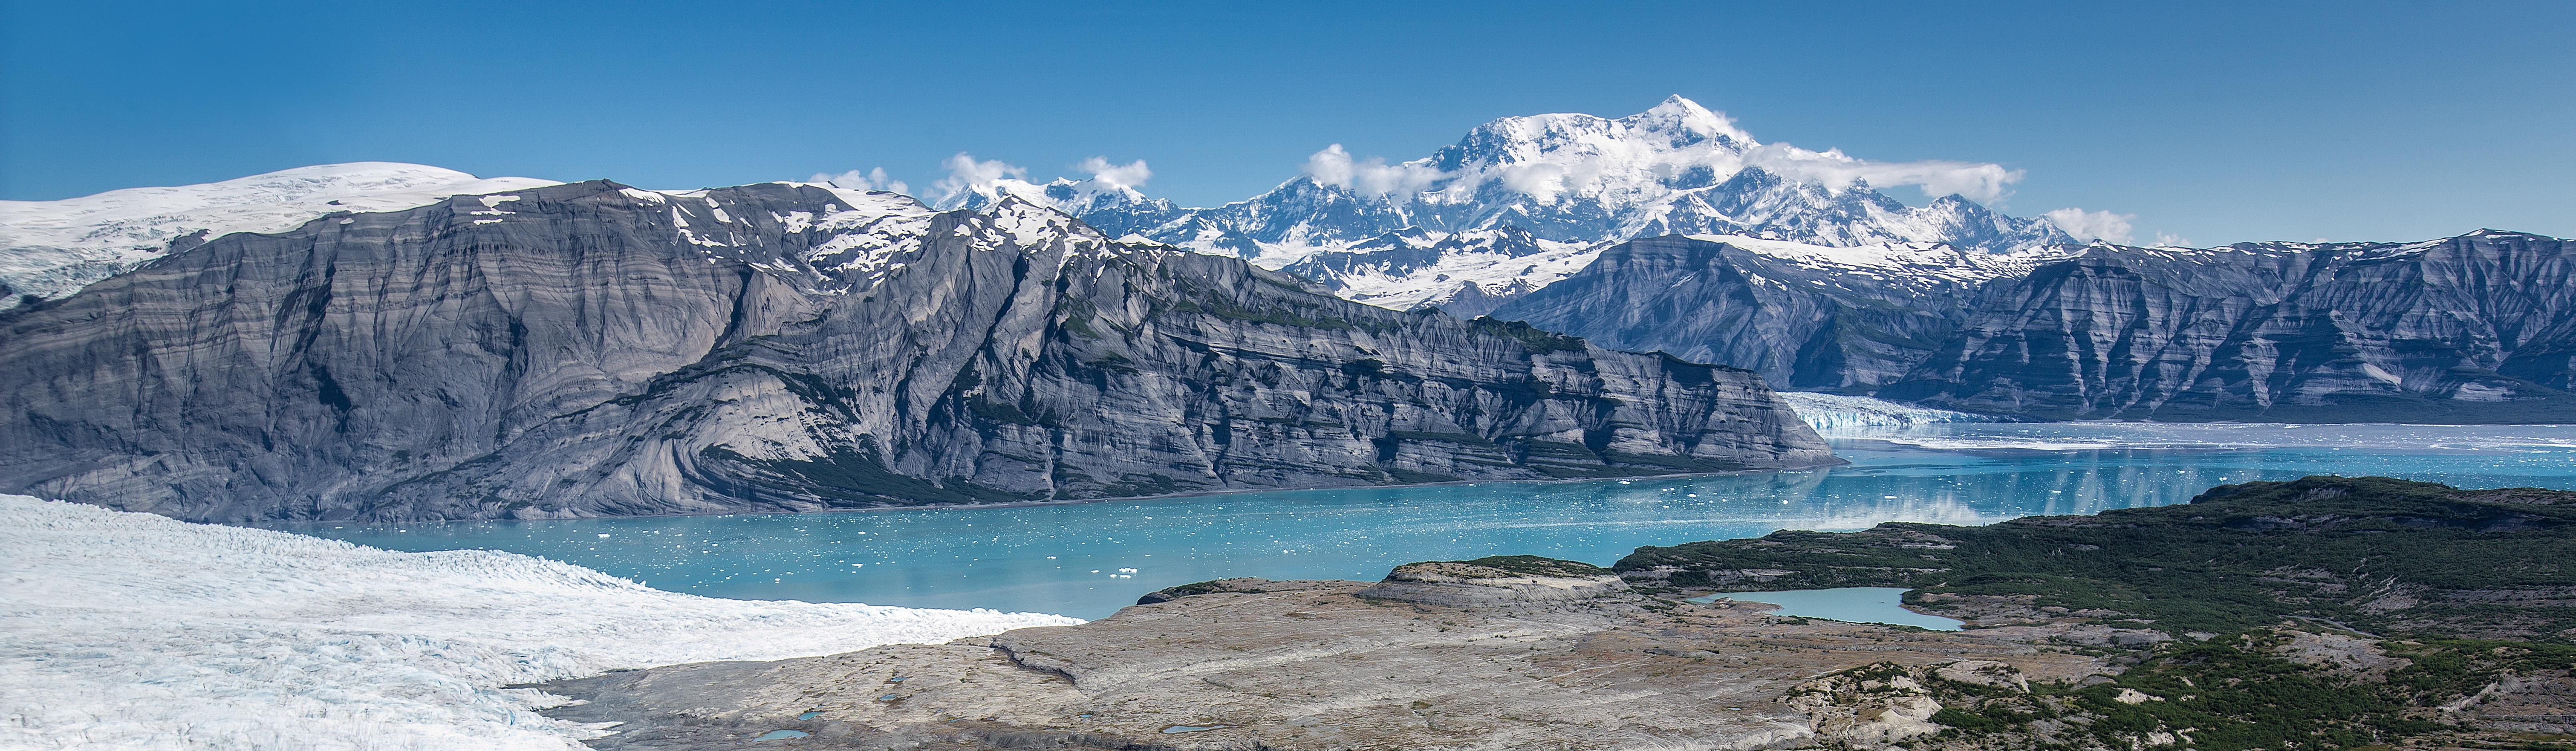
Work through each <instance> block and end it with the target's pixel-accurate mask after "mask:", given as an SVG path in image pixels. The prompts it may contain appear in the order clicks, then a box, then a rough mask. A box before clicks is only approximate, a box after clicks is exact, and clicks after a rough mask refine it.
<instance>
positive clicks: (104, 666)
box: [0, 496, 1080, 749]
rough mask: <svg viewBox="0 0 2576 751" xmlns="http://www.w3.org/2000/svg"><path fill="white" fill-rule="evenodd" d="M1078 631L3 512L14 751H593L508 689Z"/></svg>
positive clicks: (506, 560) (57, 509)
mask: <svg viewBox="0 0 2576 751" xmlns="http://www.w3.org/2000/svg"><path fill="white" fill-rule="evenodd" d="M1079 622H1080V621H1079V620H1076V619H1072V618H1065V617H1061V616H1052V615H1039V614H1031V613H1001V612H994V611H988V610H973V611H960V610H926V609H914V608H894V607H876V606H868V605H856V604H812V603H803V602H793V601H744V600H722V599H715V598H709V597H698V596H694V595H683V594H677V593H672V592H663V591H660V590H655V589H651V588H648V587H645V586H643V585H641V584H638V583H635V582H631V581H627V580H624V579H619V578H616V577H612V576H609V575H606V574H602V573H599V572H597V571H592V570H590V569H586V568H581V567H578V566H573V565H570V564H565V563H558V562H554V561H547V560H542V559H537V558H530V557H527V556H522V555H517V554H511V553H500V552H494V551H480V550H476V551H450V552H438V553H397V552H390V551H384V550H377V549H374V548H366V547H359V546H355V545H350V544H348V543H343V542H337V541H331V540H322V539H318V538H313V537H306V536H303V535H295V534H288V533H284V532H275V531H268V530H257V529H242V528H236V527H223V526H215V525H204V524H190V523H185V522H179V521H174V520H170V519H165V518H162V517H158V516H152V515H149V514H136V513H124V512H117V511H110V510H107V509H102V508H97V507H91V506H82V505H77V504H69V503H60V502H54V501H43V500H38V499H35V498H29V497H26V496H0V715H4V716H7V717H8V718H9V721H7V722H0V747H5V748H36V749H49V748H96V747H115V748H368V749H402V748H422V749H428V748H437V749H452V748H476V749H523V748H524V749H577V748H581V746H580V744H579V743H578V739H581V738H585V737H595V736H597V735H599V734H601V731H599V730H597V729H593V728H583V727H579V726H574V725H570V724H566V723H561V722H556V721H553V720H550V719H547V718H545V717H542V716H539V715H537V714H535V713H534V712H533V711H532V710H533V709H534V708H536V707H537V706H539V705H540V703H541V702H542V701H544V698H545V697H543V695H541V694H537V693H536V692H533V691H526V690H504V689H502V688H501V686H504V685H508V684H513V683H526V682H537V681H546V680H553V679H558V678H566V677H573V676H580V675H589V674H594V673H598V672H602V671H606V670H610V669H617V668H636V667H647V666H652V665H664V664H672V663H681V662H697V661H704V660H771V659H781V658H786V657H794V656H803V655H818V654H831V653H836V652H844V651H849V650H854V649H861V648H865V647H869V646H875V645H879V644H889V643H902V642H940V641H946V640H949V639H955V638H959V637H964V636H971V635H976V634H989V633H997V632H1001V631H1005V630H1009V629H1013V628H1019V627H1024V626H1049V625H1069V624H1073V623H1079Z"/></svg>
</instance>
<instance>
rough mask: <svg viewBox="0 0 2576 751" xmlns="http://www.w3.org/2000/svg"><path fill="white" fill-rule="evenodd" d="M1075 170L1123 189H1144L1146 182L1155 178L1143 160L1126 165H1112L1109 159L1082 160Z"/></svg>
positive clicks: (1093, 158) (1097, 157) (1096, 157)
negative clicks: (1087, 173)
mask: <svg viewBox="0 0 2576 751" xmlns="http://www.w3.org/2000/svg"><path fill="white" fill-rule="evenodd" d="M1073 168H1074V169H1078V170H1082V171H1084V172H1089V173H1091V179H1093V180H1098V181H1100V182H1101V183H1104V184H1108V185H1115V186H1118V187H1121V188H1137V187H1143V186H1144V185H1145V181H1146V180H1151V179H1153V178H1154V171H1153V170H1150V169H1146V168H1145V160H1143V159H1138V160H1136V161H1133V162H1128V163H1126V164H1111V163H1109V158H1108V157H1099V156H1095V157H1092V158H1089V159H1085V160H1082V163H1081V164H1077V165H1074V166H1073Z"/></svg>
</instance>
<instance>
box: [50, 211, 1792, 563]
mask: <svg viewBox="0 0 2576 751" xmlns="http://www.w3.org/2000/svg"><path fill="white" fill-rule="evenodd" d="M0 348H5V350H6V351H8V352H10V353H11V357H9V358H8V359H7V360H6V361H5V362H0V414H6V415H7V417H6V419H0V490H5V491H7V492H25V493H31V494H36V495H44V496H51V497H57V498H65V499H69V500H79V501H85V502H91V503H99V504H103V505H109V506H114V507H118V508H124V509H131V510H143V511H152V512H156V513H162V514H167V515H171V516H178V517H182V518H188V519H199V520H225V521H242V520H260V519H380V520H396V519H432V518H489V517H523V518H525V517H573V516H599V515H630V514H667V513H718V512H737V511H797V510H816V509H828V508H851V507H870V506H886V505H903V504H922V503H979V502H1016V501H1044V500H1062V499H1084V498H1109V497H1122V496H1138V495H1152V494H1163V493H1176V492H1191V491H1209V490H1226V489H1239V488H1288V487H1319V486H1345V485H1370V484H1386V483H1404V482H1429V481H1447V480H1458V479H1478V480H1491V479H1539V478H1551V477H1594V476H1618V475H1632V474H1655V473H1670V472H1681V471H1712V470H1731V469H1754V468H1772V467H1787V466H1803V465H1813V464H1819V463H1826V462H1830V461H1832V459H1831V457H1830V455H1829V454H1828V453H1827V452H1826V450H1825V448H1824V446H1823V444H1822V443H1821V442H1820V441H1819V440H1818V439H1817V438H1816V436H1815V434H1814V433H1813V432H1812V431H1811V430H1809V429H1808V428H1807V427H1806V426H1805V425H1804V424H1803V423H1801V422H1799V421H1798V419H1797V417H1796V416H1795V415H1794V414H1792V413H1791V412H1790V411H1789V410H1787V409H1786V408H1785V407H1784V406H1783V405H1782V404H1781V403H1780V401H1779V400H1778V398H1777V396H1776V395H1774V394H1773V393H1772V392H1771V391H1770V389H1769V388H1768V387H1766V386H1765V385H1764V384H1763V383H1762V382H1761V380H1760V379H1759V378H1758V377H1756V376H1755V375H1754V374H1753V373H1750V372H1747V371H1743V370H1737V369H1732V368H1724V367H1710V366H1705V365H1695V364H1691V363H1687V362H1683V361H1681V360H1676V359H1674V358H1671V357H1667V356H1660V355H1638V354H1629V353H1624V352H1616V351H1611V350H1608V349H1604V348H1602V347H1600V346H1596V345H1592V344H1588V343H1586V342H1584V341H1582V340H1579V339H1574V338H1571V337H1564V336H1560V335H1556V334H1549V333H1546V332H1542V331H1538V330H1536V329H1532V328H1530V327H1528V326H1525V325H1519V324H1505V323H1499V322H1495V321H1491V320H1477V321H1465V320H1458V319H1455V318H1452V317H1449V316H1444V315H1439V314H1435V313H1430V312H1417V313H1405V312H1397V311H1392V310H1386V309H1381V308H1374V307H1369V306H1365V305H1361V304H1358V303H1352V302H1347V301H1344V300H1340V299H1337V298H1334V297H1331V296H1329V295H1327V294H1324V293H1322V292H1320V291H1318V290H1315V289H1311V288H1309V287H1308V286H1306V284H1305V283H1303V282H1301V281H1299V280H1296V279H1295V278H1293V277H1288V276H1284V275H1279V274H1275V273H1271V272H1265V271H1260V270H1258V269H1255V268H1252V267H1250V266H1248V265H1246V264H1245V263H1243V262H1241V261H1237V260H1233V259H1227V258H1218V257H1211V256H1204V255H1197V254H1191V253H1185V252H1178V251H1174V250H1171V249H1166V248H1160V247H1155V246H1145V245H1127V244H1120V243H1117V242H1114V241H1111V240H1109V239H1108V238H1106V237H1104V236H1103V235H1101V234H1100V233H1098V232H1096V231H1094V230H1092V229H1091V228H1089V227H1088V226H1085V225H1083V224H1081V223H1080V222H1077V221H1074V220H1072V219H1070V218H1068V217H1066V216H1064V215H1062V214H1059V213H1056V212H1054V211H1050V210H1046V209H1041V208H1037V207H1034V206H1030V205H1027V204H1024V203H1018V202H1011V201H1005V202H1003V203H1001V204H998V205H995V206H990V207H987V208H985V209H984V210H982V211H954V212H947V213H936V212H932V211H930V210H929V209H927V208H926V207H922V206H921V205H919V204H917V203H915V202H913V201H911V200H910V199H907V198H903V197H900V196H894V195H891V194H884V193H860V192H857V191H846V190H835V189H829V188H825V187H821V186H813V185H795V184H769V185H754V186H744V187H738V188H723V189H714V190H707V191H693V192H686V193H660V192H651V191H640V190H635V189H631V188H624V187H622V186H618V185H615V184H611V183H607V182H589V183H576V184H569V185H560V186H554V187H545V188H537V189H532V190H524V191H519V192H516V193H512V194H504V195H493V196H481V197H459V198H454V199H449V200H446V201H443V202H440V203H437V204H434V205H430V206H426V207H422V208H418V209H412V210H408V211H401V212H393V213H380V214H334V215H330V216H326V217H323V218H321V219H317V220H314V221H312V222H310V223H308V224H306V225H304V226H303V227H301V228H298V229H295V230H292V231H288V232H283V233H276V234H246V233H245V234H234V235H228V236H225V237H222V238H218V239H216V240H214V241H212V242H209V243H206V244H204V245H202V246H198V247H195V248H191V249H188V250H185V251H182V252H177V253H173V254H171V255H169V256H167V257H165V258H162V259H160V260H158V261H155V262H153V263H151V264H148V265H146V266H144V267H142V268H140V269H138V270H136V271H133V272H129V273H127V274H124V275H122V276H119V277H116V278H112V279H109V280H107V281H104V282H100V283H98V284H96V285H93V286H91V287H90V288H88V289H87V290H86V291H84V292H82V293H80V294H77V295H74V296H72V297H69V298H66V299H62V300H58V301H51V302H46V303H42V304H37V305H32V306H27V307H24V308H21V309H18V310H15V311H11V312H9V313H7V314H6V315H5V316H0Z"/></svg>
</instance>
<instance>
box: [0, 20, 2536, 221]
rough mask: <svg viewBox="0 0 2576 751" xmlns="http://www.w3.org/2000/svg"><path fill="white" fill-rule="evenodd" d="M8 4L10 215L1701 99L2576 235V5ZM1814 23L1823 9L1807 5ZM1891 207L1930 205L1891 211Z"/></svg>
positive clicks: (647, 178)
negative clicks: (346, 164) (296, 169)
mask: <svg viewBox="0 0 2576 751" xmlns="http://www.w3.org/2000/svg"><path fill="white" fill-rule="evenodd" d="M0 1H5V2H7V6H6V7H7V10H6V16H5V28H0V66H5V67H0V198H10V199H52V198H63V197H69V196H75V195H84V194H88V193H93V192H97V191H101V190H109V189H114V188H122V187H133V186H140V185H168V184H181V183H193V182H206V181H212V180H221V179H227V178H232V177H239V176H243V175H248V174H253V173H258V172H264V171H269V170H275V169H282V168H286V167H293V166H301V165H306V164H318V163H327V162H343V161H358V160H386V161H406V162H420V163H425V164H435V165H440V166H445V167H451V168H455V169H461V170H465V171H468V172H473V173H476V174H479V175H485V176H493V175H525V176H532V177H543V178H551V179H557V180H580V179H589V178H596V177H606V178H611V179H615V180H618V181H621V182H626V183H630V184H635V185H642V186H646V187H656V188H681V187H698V186H707V185H728V184H738V183H746V182H757V181H763V180H777V179H803V178H805V177H807V176H809V175H812V174H814V173H817V172H839V171H842V170H849V169H867V168H873V167H882V168H884V169H886V170H887V171H888V172H889V173H891V174H892V175H893V176H894V177H895V178H897V179H901V180H903V181H906V182H908V183H910V184H912V185H913V186H915V187H916V188H920V187H922V186H927V185H928V184H930V183H932V182H933V181H935V180H937V179H938V178H939V177H940V175H941V172H940V166H939V165H940V162H941V161H942V160H943V159H945V158H947V157H949V156H950V155H952V154H955V153H957V152H960V151H967V152H972V153H973V154H974V155H975V156H977V157H979V158H985V159H999V160H1004V161H1007V162H1010V163H1012V164H1017V165H1022V166H1025V167H1027V168H1029V170H1030V173H1031V175H1032V176H1033V177H1038V178H1045V177H1051V176H1055V175H1058V174H1074V173H1075V172H1076V170H1074V169H1073V168H1072V165H1074V164H1076V163H1078V162H1080V161H1082V160H1083V159H1085V158H1088V157H1092V156H1105V157H1108V158H1109V159H1110V160H1113V161H1116V162H1127V161H1130V160H1136V159H1144V160H1147V161H1148V163H1149V164H1150V165H1151V166H1152V172H1153V177H1152V179H1151V181H1150V182H1148V183H1147V184H1146V185H1145V186H1144V189H1145V191H1146V192H1147V193H1149V194H1153V195H1158V196H1164V197H1168V198H1171V199H1173V200H1176V201H1179V202H1181V203H1184V204H1191V205H1206V204H1214V203H1221V202H1224V201H1228V200H1235V199H1240V198H1244V197H1247V196H1250V195H1252V194H1254V193H1257V192H1259V191H1261V190H1264V189H1266V188H1268V187H1270V186H1271V185H1274V184H1276V183H1278V182H1279V181H1281V180H1283V179H1286V178H1288V177H1291V176H1293V175H1295V174H1297V171H1298V169H1299V166H1300V165H1301V164H1303V162H1304V160H1305V158H1306V156H1307V155H1308V154H1311V153H1313V152H1315V151H1316V150H1318V149H1321V148H1323V147H1324V146H1326V145H1328V144H1333V143H1341V144H1344V145H1345V146H1346V148H1348V149H1349V150H1350V152H1351V153H1353V154H1357V155H1361V156H1371V155H1375V156H1385V157H1388V158H1389V159H1390V160H1402V159H1410V158H1414V157H1418V156H1421V155H1424V154H1427V153H1429V152H1430V151H1432V150H1433V149H1436V148H1438V147H1440V146H1442V145H1445V144H1447V143H1449V142H1451V141H1454V140H1455V139H1456V138H1457V137H1458V136H1459V135H1461V134H1463V133H1464V132H1465V131H1466V130H1467V129H1468V128H1470V127H1473V126H1474V125H1476V124H1477V123H1480V122H1483V121H1485V120H1488V119H1492V118H1495V117H1501V116H1506V115H1517V114H1533V113H1539V112H1590V113H1594V114H1600V115H1612V116H1615V115H1624V114H1628V113H1631V112H1635V111H1638V110H1642V109H1645V108H1647V107H1649V106H1652V105H1654V104H1655V103H1656V102H1657V101H1659V100H1661V99H1662V98H1663V97H1664V96H1666V95H1668V94H1681V95H1683V96H1687V97H1690V98H1692V99H1695V100H1697V101H1699V102H1700V103H1701V104H1704V105H1707V106H1708V107H1710V108H1712V109H1716V110H1720V111H1723V112H1725V113H1727V114H1729V115H1731V116H1733V117H1735V118H1736V120H1737V122H1738V124H1740V125H1741V126H1743V127H1744V128H1745V129H1747V130H1749V131H1751V132H1752V133H1753V134H1754V135H1755V136H1757V137H1759V138H1761V139H1763V140H1765V141H1785V142H1788V143H1793V144H1796V145H1799V146H1802V147H1807V148H1812V149H1824V148H1840V149H1842V150H1844V151H1845V152H1847V153H1850V154H1852V155H1853V156H1857V157H1861V158H1865V159H1871V160H1882V161H1905V160H1922V159H1947V160H1963V161H1974V162H1994V163H2000V164H2003V165H2005V166H2007V167H2011V168H2013V169H2018V170H2022V171H2024V174H2025V177H2024V179H2023V180H2022V181H2020V182H2019V183H2017V184H2015V185H2014V186H2012V187H2013V191H2014V192H2013V193H2012V194H2011V195H2010V196H2009V197H2007V198H2006V199H2005V200H2004V201H2002V205H2003V208H2005V209H2006V210H2007V211H2009V212H2011V213H2016V214H2021V215H2036V214H2039V213H2041V212H2045V211H2048V210H2051V209H2057V208H2062V207H2082V208H2085V209H2092V210H2108V211H2114V212H2119V213H2125V214H2135V215H2136V216H2137V219H2136V220H2135V224H2136V226H2137V230H2138V235H2139V238H2140V239H2142V240H2143V239H2148V238H2151V237H2153V236H2154V235H2156V234H2157V233H2166V234H2171V235H2175V236H2179V237H2182V238H2187V239H2189V240H2192V241H2195V242H2199V243H2202V244H2214V243H2223V242H2234V241H2240V240H2262V239H2297V240H2306V239H2313V238H2331V239H2337V240H2364V239H2419V238H2426V237H2435V236H2443V235H2452V234H2458V233H2461V232H2465V231H2468V230H2471V229H2476V228H2479V227H2498V228H2505V229H2522V230H2529V231H2536V232H2544V233H2549V234H2555V235H2560V236H2571V235H2576V45H2571V44H2569V43H2568V40H2569V39H2576V3H2569V2H2546V3H2434V2H2415V3H2393V4H2371V3H2316V4H2303V3H2232V2H2231V3H2209V4H2169V5H2162V6H2160V7H2157V8H2152V9H2147V8H2135V7H2081V8H2068V7H2063V6H2064V5H2086V6H2091V5H2103V6H2109V5H2113V4H2056V3H2050V4H2037V3H2034V4H1947V3H1938V4H1936V3H1901V4H1886V5H1874V6H1868V5H1858V4H1853V5H1843V4H1824V3H1798V4H1790V3H1780V4H1776V5H1736V4H1714V3H1702V4H1691V5H1690V6H1689V7H1685V8H1670V7H1657V6H1650V5H1620V4H1606V3H1591V2H1556V3H1472V4H1432V3H1385V2H1368V3H1347V4H1333V3H1318V4H1308V5H1300V6H1296V7H1293V8H1292V7H1266V6H1257V5H1253V4H1213V3H1210V4H1170V5H1153V4H1122V5H1117V6H1112V7H1109V8H1105V9H1103V8H1091V7H1086V6H1085V5H1083V4H1074V3H1033V4H974V5H969V4H962V3H961V4H947V3H920V4H904V5H892V4H883V5H881V4H862V3H810V4H800V3H759V2H742V3H710V2H691V3H661V2H618V3H546V2H532V3H336V2H335V3H248V2H243V3H193V2H188V3H182V2H171V3H115V2H91V3H63V2H41V3H34V2H17V1H16V0H0ZM1816 6H1829V7H1816ZM1896 194H1897V195H1898V196H1899V197H1901V198H1919V195H1917V194H1915V193H1914V192H1913V191H1910V190H1909V191H1897V192H1896Z"/></svg>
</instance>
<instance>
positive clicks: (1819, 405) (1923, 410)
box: [1780, 391, 2010, 437]
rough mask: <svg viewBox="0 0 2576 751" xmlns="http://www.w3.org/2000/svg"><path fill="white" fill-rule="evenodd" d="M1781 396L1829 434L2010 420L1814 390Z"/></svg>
mask: <svg viewBox="0 0 2576 751" xmlns="http://www.w3.org/2000/svg"><path fill="white" fill-rule="evenodd" d="M1780 400H1781V401H1784V402H1788V403H1789V409H1790V410H1791V411H1794V412H1797V413H1798V417H1799V418H1800V419H1803V420H1806V421H1807V426H1808V427H1811V428H1815V429H1816V432H1817V433H1818V434H1821V435H1825V436H1829V437H1830V436H1851V435H1870V434H1875V433H1882V432H1886V431H1889V430H1894V429H1899V428H1911V427H1915V426H1918V425H1933V424H1939V423H1952V422H2010V421H2009V420H2005V419H2003V418H1998V417H1992V416H1988V415H1980V414H1975V413H1972V412H1955V411H1951V410H1946V409H1933V408H1930V407H1917V406H1914V405H1911V404H1903V403H1899V402H1891V401H1888V400H1885V399H1879V398H1874V397H1867V396H1848V395H1844V394H1823V393H1817V392H1813V391H1782V392H1780Z"/></svg>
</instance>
